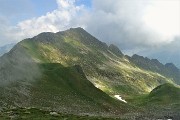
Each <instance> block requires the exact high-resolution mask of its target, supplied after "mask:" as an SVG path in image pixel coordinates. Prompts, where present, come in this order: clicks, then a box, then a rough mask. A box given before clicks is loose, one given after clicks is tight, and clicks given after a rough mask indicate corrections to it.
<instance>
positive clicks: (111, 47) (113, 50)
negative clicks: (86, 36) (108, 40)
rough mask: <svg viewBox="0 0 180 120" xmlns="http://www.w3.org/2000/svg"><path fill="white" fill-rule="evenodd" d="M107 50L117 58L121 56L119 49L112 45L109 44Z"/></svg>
mask: <svg viewBox="0 0 180 120" xmlns="http://www.w3.org/2000/svg"><path fill="white" fill-rule="evenodd" d="M108 49H109V50H110V51H111V52H113V53H114V54H115V55H117V56H123V53H122V52H121V51H120V50H119V48H118V47H117V46H115V45H113V44H111V45H110V46H109V48H108Z"/></svg>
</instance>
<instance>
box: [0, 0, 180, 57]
mask: <svg viewBox="0 0 180 120" xmlns="http://www.w3.org/2000/svg"><path fill="white" fill-rule="evenodd" d="M166 1H169V2H170V0H166ZM173 1H175V3H178V1H179V0H173ZM56 2H57V4H58V8H57V9H56V10H54V11H51V12H48V13H47V14H45V15H44V16H40V17H37V18H32V19H29V20H25V21H21V22H19V23H18V24H17V25H16V26H9V27H7V28H6V29H5V31H7V32H4V33H0V34H2V35H3V36H4V38H6V39H12V40H15V41H19V40H22V39H24V38H27V37H33V36H35V35H37V34H39V33H41V32H57V31H62V30H65V29H68V28H70V27H77V26H81V27H84V28H85V29H86V30H87V31H88V32H90V33H91V34H93V35H94V36H96V37H97V38H99V39H100V40H102V41H104V42H107V43H114V44H116V45H118V46H119V47H120V48H122V49H123V50H127V51H142V50H144V49H146V48H148V49H149V48H150V49H151V48H156V47H158V46H162V45H164V44H169V43H170V42H171V41H172V40H173V37H175V35H177V36H180V35H179V34H178V28H179V27H178V25H179V23H180V22H179V21H180V20H179V19H180V16H178V15H180V13H179V12H180V11H177V9H178V7H180V6H178V5H176V6H175V8H174V9H171V8H172V6H174V3H172V4H167V3H168V2H167V3H166V2H165V3H164V0H146V1H145V0H92V8H91V9H89V8H86V7H85V6H83V5H80V6H78V5H76V0H56ZM160 3H162V4H160ZM161 8H162V9H161ZM169 9H170V10H169ZM168 10H169V11H168ZM166 13H167V16H166ZM178 13H179V14H178ZM161 14H163V17H162V19H161ZM171 14H172V15H171ZM152 15H155V16H156V17H157V16H160V17H158V19H157V21H156V19H155V18H153V17H154V16H152ZM151 16H152V17H151ZM169 16H170V17H171V19H170V18H169V19H167V20H166V18H168V17H169ZM151 18H152V19H151ZM154 21H155V22H154ZM161 21H162V22H161ZM158 23H162V24H160V25H159V24H158ZM153 25H154V26H153ZM158 25H159V26H158ZM176 25H177V26H176ZM151 26H152V28H151ZM162 26H164V27H162ZM159 28H161V29H159ZM162 28H163V29H162ZM167 32H168V33H169V32H170V35H168V36H171V37H166V34H165V33H167ZM175 33H177V34H175ZM1 43H3V42H2V40H0V44H1ZM133 53H134V52H133Z"/></svg>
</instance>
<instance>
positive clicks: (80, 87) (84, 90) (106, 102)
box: [0, 63, 133, 115]
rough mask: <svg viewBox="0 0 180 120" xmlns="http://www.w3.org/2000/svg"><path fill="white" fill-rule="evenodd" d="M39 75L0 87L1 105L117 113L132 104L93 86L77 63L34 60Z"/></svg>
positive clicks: (88, 112) (125, 110)
mask: <svg viewBox="0 0 180 120" xmlns="http://www.w3.org/2000/svg"><path fill="white" fill-rule="evenodd" d="M37 65H38V66H39V69H40V71H41V76H40V77H39V78H37V79H36V80H35V81H29V82H27V81H22V80H20V81H17V82H13V83H11V84H9V85H8V86H6V87H0V91H1V93H0V100H1V101H0V106H1V108H2V107H5V108H11V106H16V107H17V106H19V107H36V108H39V109H45V110H54V111H59V112H62V113H64V112H67V113H73V114H93V115H96V114H98V115H100V114H104V115H108V114H109V115H120V114H123V113H126V112H130V111H131V110H133V108H132V107H130V106H129V105H126V104H125V103H122V102H120V101H118V100H115V99H113V98H111V97H109V95H107V94H105V93H104V92H103V91H101V90H99V89H98V88H96V87H95V86H94V85H93V84H92V83H91V82H90V81H89V80H87V79H86V76H85V74H84V72H83V70H82V68H81V67H80V66H78V65H75V66H73V67H63V66H62V65H61V64H58V63H42V64H37Z"/></svg>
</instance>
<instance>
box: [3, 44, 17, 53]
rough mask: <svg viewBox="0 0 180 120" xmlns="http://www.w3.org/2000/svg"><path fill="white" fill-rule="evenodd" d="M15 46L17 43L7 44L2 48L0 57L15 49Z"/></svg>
mask: <svg viewBox="0 0 180 120" xmlns="http://www.w3.org/2000/svg"><path fill="white" fill-rule="evenodd" d="M14 45H15V43H12V44H7V45H4V46H2V47H0V56H2V55H3V54H4V53H7V52H9V51H10V50H11V49H12V48H13V46H14Z"/></svg>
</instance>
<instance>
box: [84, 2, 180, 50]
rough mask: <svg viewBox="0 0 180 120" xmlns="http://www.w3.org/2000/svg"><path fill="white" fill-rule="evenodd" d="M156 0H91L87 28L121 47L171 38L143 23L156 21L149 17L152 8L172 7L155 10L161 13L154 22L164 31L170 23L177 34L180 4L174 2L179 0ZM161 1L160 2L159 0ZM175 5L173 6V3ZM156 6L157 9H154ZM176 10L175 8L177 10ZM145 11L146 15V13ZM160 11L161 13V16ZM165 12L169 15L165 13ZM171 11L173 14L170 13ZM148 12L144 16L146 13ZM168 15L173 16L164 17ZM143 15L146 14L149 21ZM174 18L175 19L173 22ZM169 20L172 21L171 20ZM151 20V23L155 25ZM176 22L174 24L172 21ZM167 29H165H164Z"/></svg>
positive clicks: (165, 41) (159, 42)
mask: <svg viewBox="0 0 180 120" xmlns="http://www.w3.org/2000/svg"><path fill="white" fill-rule="evenodd" d="M166 2H167V1H161V0H158V2H156V1H153V0H147V1H143V0H113V1H112V0H106V1H104V0H93V11H92V13H91V14H90V16H89V20H88V22H87V24H86V25H87V26H86V29H87V30H88V31H90V32H91V33H92V34H93V35H95V36H96V37H98V38H99V39H101V40H103V41H105V42H108V43H112V42H113V43H115V44H117V45H118V46H120V47H121V48H122V49H131V50H132V49H136V48H138V49H139V48H142V49H143V48H147V47H157V46H161V45H164V44H168V43H169V42H171V40H172V39H173V37H174V36H171V37H170V38H164V34H159V33H158V32H159V31H156V30H158V29H155V30H154V29H153V28H158V27H153V28H150V27H149V26H148V25H147V24H146V23H149V22H151V20H152V21H156V20H155V18H149V17H150V16H151V14H152V12H154V11H153V10H154V9H155V8H157V7H160V8H163V10H165V9H167V10H168V9H171V8H172V7H175V8H176V9H175V8H174V9H173V10H169V11H170V12H168V13H167V10H166V11H160V10H159V11H156V13H157V14H156V13H155V12H154V14H156V15H159V16H160V17H163V16H164V17H163V19H161V18H160V17H158V18H157V17H156V18H157V21H158V22H157V23H159V21H160V23H162V24H160V25H161V26H160V27H162V26H163V25H164V27H162V28H161V29H160V30H162V29H163V30H162V31H163V33H164V31H165V30H166V31H165V32H166V33H167V31H173V30H174V29H173V28H172V29H171V27H169V26H172V24H173V27H174V26H175V25H176V26H175V27H176V28H175V29H176V31H175V32H176V33H179V34H180V30H179V26H180V22H179V21H180V16H179V14H180V11H177V9H179V8H180V5H178V4H177V5H176V3H179V1H177V0H175V2H174V3H173V4H170V5H169V6H168V5H167V4H168V3H169V2H167V3H166ZM159 3H161V6H160V4H159ZM174 5H176V6H174ZM155 10H157V9H155ZM176 11H177V12H176ZM147 14H148V15H147ZM149 14H150V15H149ZM160 14H163V16H161V15H160ZM164 14H166V15H168V16H165V15H164ZM171 14H174V16H172V15H171ZM145 15H147V17H146V16H145ZM168 17H173V18H172V19H168V20H169V21H168V20H165V18H166V19H167V18H168ZM145 18H149V21H148V20H147V19H146V21H144V19H145ZM175 20H176V22H175V23H173V22H174V21H175ZM171 21H172V22H171ZM157 23H156V24H153V25H154V26H155V25H156V26H158V25H157ZM174 24H175V25H174ZM167 29H168V30H167Z"/></svg>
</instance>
